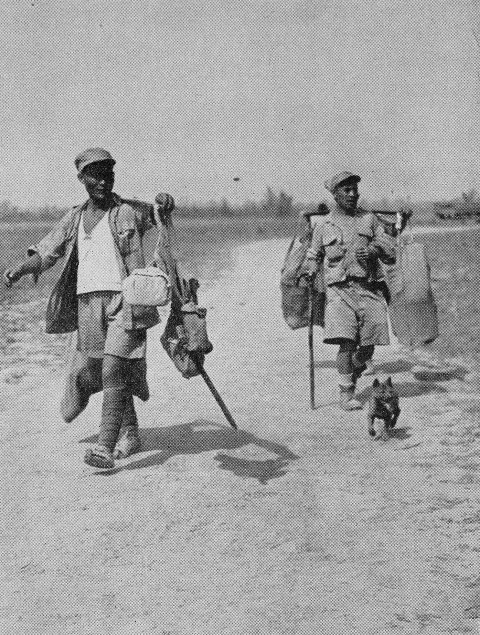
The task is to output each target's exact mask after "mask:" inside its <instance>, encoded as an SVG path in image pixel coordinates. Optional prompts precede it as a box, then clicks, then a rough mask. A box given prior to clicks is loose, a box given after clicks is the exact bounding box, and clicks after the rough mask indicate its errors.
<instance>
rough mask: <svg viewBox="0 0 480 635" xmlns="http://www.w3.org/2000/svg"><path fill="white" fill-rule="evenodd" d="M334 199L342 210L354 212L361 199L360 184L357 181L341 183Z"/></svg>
mask: <svg viewBox="0 0 480 635" xmlns="http://www.w3.org/2000/svg"><path fill="white" fill-rule="evenodd" d="M333 198H334V199H335V200H336V201H337V204H338V206H339V207H340V208H341V209H343V210H345V211H346V212H354V211H355V210H356V209H357V203H358V199H359V194H358V183H357V182H356V181H351V182H348V181H347V182H345V183H341V184H340V185H338V186H337V187H336V188H335V191H334V192H333Z"/></svg>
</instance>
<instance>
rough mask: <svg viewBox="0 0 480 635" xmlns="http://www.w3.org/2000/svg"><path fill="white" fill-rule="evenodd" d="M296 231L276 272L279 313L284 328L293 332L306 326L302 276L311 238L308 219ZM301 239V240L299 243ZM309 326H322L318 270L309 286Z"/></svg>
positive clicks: (306, 290)
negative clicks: (278, 279) (288, 328)
mask: <svg viewBox="0 0 480 635" xmlns="http://www.w3.org/2000/svg"><path fill="white" fill-rule="evenodd" d="M306 223H307V224H306V226H304V227H303V228H300V229H299V230H298V231H297V234H296V235H295V236H294V238H293V240H292V241H291V243H290V246H289V247H288V250H287V253H286V256H285V260H284V263H283V267H282V269H281V273H280V289H281V296H282V313H283V317H284V319H285V322H286V323H287V325H288V326H289V327H290V328H291V329H293V330H295V329H299V328H303V327H306V326H308V323H309V294H310V290H309V283H308V280H307V278H306V277H305V276H302V274H304V273H306V269H305V258H306V255H307V250H308V248H309V247H310V243H311V240H312V235H313V227H312V226H311V223H310V221H309V220H306ZM300 237H301V240H300ZM312 301H313V323H314V324H316V325H318V326H324V321H325V320H324V316H325V286H324V282H323V273H322V271H321V270H320V271H319V272H318V273H317V276H316V278H315V282H314V287H313V297H312Z"/></svg>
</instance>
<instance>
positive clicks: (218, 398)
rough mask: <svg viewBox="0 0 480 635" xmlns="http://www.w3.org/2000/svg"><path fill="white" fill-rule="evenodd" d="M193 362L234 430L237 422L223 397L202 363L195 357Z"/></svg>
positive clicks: (236, 427)
mask: <svg viewBox="0 0 480 635" xmlns="http://www.w3.org/2000/svg"><path fill="white" fill-rule="evenodd" d="M195 364H196V366H197V368H198V370H199V372H200V375H201V376H202V377H203V380H204V382H205V383H206V384H207V386H208V388H209V390H210V392H211V393H212V395H213V397H214V399H215V401H216V402H217V403H218V405H219V406H220V409H221V411H222V412H223V414H224V415H225V419H226V420H227V421H228V423H229V424H230V425H231V426H232V428H234V429H235V430H237V429H238V426H237V424H236V423H235V419H234V418H233V417H232V415H231V413H230V410H229V409H228V408H227V406H226V404H225V402H224V401H223V399H222V398H221V396H220V393H219V392H218V390H217V389H216V388H215V386H214V385H213V382H212V380H211V379H210V377H209V376H208V375H207V371H206V370H205V368H204V367H203V364H202V363H201V362H200V361H199V360H197V359H195Z"/></svg>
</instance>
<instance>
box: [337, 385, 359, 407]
mask: <svg viewBox="0 0 480 635" xmlns="http://www.w3.org/2000/svg"><path fill="white" fill-rule="evenodd" d="M340 408H342V410H346V411H347V412H348V411H350V410H361V409H362V408H363V406H362V404H361V403H360V401H358V399H355V386H340Z"/></svg>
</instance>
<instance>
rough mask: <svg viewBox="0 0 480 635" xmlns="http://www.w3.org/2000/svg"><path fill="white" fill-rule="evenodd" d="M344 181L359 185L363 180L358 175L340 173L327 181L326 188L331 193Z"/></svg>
mask: <svg viewBox="0 0 480 635" xmlns="http://www.w3.org/2000/svg"><path fill="white" fill-rule="evenodd" d="M344 181H355V182H356V183H358V182H359V181H361V179H360V177H359V176H358V174H353V173H352V172H340V173H339V174H335V176H332V178H331V179H328V180H327V181H325V187H326V189H327V190H328V191H329V192H333V191H334V189H335V188H336V187H338V186H339V185H340V184H341V183H343V182H344Z"/></svg>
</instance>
